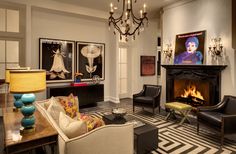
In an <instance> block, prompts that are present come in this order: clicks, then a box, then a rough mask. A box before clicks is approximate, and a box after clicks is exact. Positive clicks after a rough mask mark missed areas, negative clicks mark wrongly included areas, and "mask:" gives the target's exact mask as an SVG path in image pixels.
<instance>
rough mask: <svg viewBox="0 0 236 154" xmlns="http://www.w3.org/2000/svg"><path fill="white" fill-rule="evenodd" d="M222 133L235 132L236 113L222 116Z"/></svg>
mask: <svg viewBox="0 0 236 154" xmlns="http://www.w3.org/2000/svg"><path fill="white" fill-rule="evenodd" d="M222 122H223V126H222V127H223V129H224V133H236V115H223V116H222Z"/></svg>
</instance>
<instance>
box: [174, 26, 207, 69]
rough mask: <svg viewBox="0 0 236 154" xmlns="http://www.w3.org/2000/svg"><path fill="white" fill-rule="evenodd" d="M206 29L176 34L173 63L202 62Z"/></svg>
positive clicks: (191, 63)
mask: <svg viewBox="0 0 236 154" xmlns="http://www.w3.org/2000/svg"><path fill="white" fill-rule="evenodd" d="M205 33H206V31H198V32H191V33H185V34H179V35H176V42H175V57H174V64H187V65H193V64H203V61H204V45H205Z"/></svg>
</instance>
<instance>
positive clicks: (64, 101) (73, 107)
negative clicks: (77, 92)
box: [57, 94, 79, 118]
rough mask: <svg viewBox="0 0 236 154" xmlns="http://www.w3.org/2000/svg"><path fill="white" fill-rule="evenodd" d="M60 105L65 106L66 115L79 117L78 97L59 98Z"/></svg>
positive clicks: (71, 95)
mask: <svg viewBox="0 0 236 154" xmlns="http://www.w3.org/2000/svg"><path fill="white" fill-rule="evenodd" d="M57 99H58V100H59V102H60V104H61V105H62V106H63V108H64V110H65V112H66V114H67V115H68V116H70V117H71V118H75V117H76V116H77V112H78V111H79V109H78V106H79V101H78V97H77V96H73V94H70V95H69V96H68V97H65V96H64V97H61V96H60V97H58V98H57Z"/></svg>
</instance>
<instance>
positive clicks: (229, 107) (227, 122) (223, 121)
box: [197, 95, 236, 146]
mask: <svg viewBox="0 0 236 154" xmlns="http://www.w3.org/2000/svg"><path fill="white" fill-rule="evenodd" d="M200 124H204V125H205V126H208V127H210V128H213V129H215V130H217V131H219V132H220V136H221V146H222V145H223V144H224V136H225V135H227V134H233V133H236V97H235V96H229V95H227V96H224V98H223V100H222V102H220V103H219V104H217V105H215V106H211V107H198V112H197V132H199V125H200Z"/></svg>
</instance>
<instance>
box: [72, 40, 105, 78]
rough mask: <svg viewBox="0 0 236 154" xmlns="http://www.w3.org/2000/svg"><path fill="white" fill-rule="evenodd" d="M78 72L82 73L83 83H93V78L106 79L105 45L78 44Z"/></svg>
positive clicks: (92, 43)
mask: <svg viewBox="0 0 236 154" xmlns="http://www.w3.org/2000/svg"><path fill="white" fill-rule="evenodd" d="M76 45H77V52H76V55H77V56H76V57H77V60H76V61H77V64H76V68H77V69H76V70H77V72H80V73H82V74H83V75H82V77H81V81H91V80H92V78H93V76H95V75H96V77H98V76H99V77H100V80H104V79H105V77H104V76H105V44H104V43H94V42H77V43H76Z"/></svg>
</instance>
